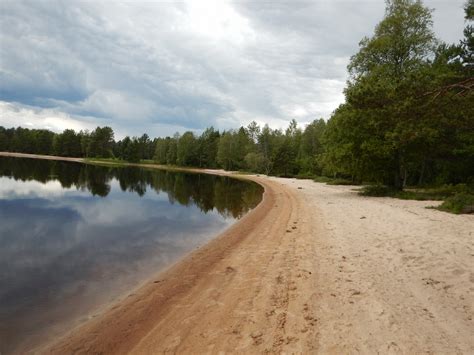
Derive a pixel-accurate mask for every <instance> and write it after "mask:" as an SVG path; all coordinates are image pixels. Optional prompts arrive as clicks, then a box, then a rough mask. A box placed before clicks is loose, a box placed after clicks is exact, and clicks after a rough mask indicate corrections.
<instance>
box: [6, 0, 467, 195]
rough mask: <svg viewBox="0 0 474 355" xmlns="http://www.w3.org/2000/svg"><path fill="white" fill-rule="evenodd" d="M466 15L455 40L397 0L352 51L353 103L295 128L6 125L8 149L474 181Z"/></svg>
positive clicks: (302, 172) (416, 180)
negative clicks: (169, 133) (132, 129)
mask: <svg viewBox="0 0 474 355" xmlns="http://www.w3.org/2000/svg"><path fill="white" fill-rule="evenodd" d="M465 19H466V21H467V25H466V27H465V29H464V39H463V40H462V41H460V43H457V44H446V43H443V42H441V41H440V40H438V39H437V38H436V37H435V35H434V33H433V31H432V26H433V22H432V17H431V10H430V9H428V8H426V7H425V6H424V5H423V3H422V2H421V1H419V0H387V1H386V11H385V16H384V18H383V19H382V21H381V22H380V23H379V24H378V25H377V26H376V28H375V31H374V34H373V35H372V37H370V38H369V37H367V38H363V39H362V40H361V42H360V44H359V47H360V49H359V51H358V53H356V54H355V55H354V56H352V57H351V59H350V63H349V65H348V71H349V80H348V82H347V86H346V88H345V90H344V94H345V102H344V103H343V104H341V105H340V106H339V107H338V108H337V109H336V110H335V111H334V112H333V114H332V115H331V117H330V119H329V120H328V121H327V122H326V121H324V120H323V119H319V120H315V121H313V122H312V123H310V124H309V125H307V126H306V127H304V128H302V127H298V124H297V122H296V121H295V120H292V121H291V122H290V124H289V126H288V127H287V129H286V130H281V129H272V128H270V127H269V126H268V125H265V126H263V127H261V126H259V125H258V124H257V123H255V122H252V123H251V124H249V125H248V126H242V127H240V128H239V129H232V130H226V131H219V130H216V129H214V128H213V127H210V128H207V129H206V130H205V131H204V132H202V134H200V135H197V134H195V133H193V132H191V131H188V132H185V133H183V134H178V133H176V134H175V135H174V136H173V137H166V138H156V139H154V140H151V139H150V138H149V137H148V135H146V134H144V135H143V136H141V137H125V138H124V139H122V140H119V141H115V140H114V133H113V130H112V129H111V128H110V127H102V128H101V127H98V128H97V129H96V130H94V131H92V132H86V131H81V132H79V133H76V132H74V131H73V130H65V131H64V132H63V133H61V134H55V133H53V132H50V131H47V130H29V129H25V128H20V127H19V128H16V129H14V128H11V129H5V128H3V127H0V151H16V152H25V153H38V154H56V155H60V156H79V157H99V158H117V159H122V160H126V161H130V162H138V161H140V160H144V159H148V160H150V159H153V160H154V161H156V162H157V163H159V164H168V165H179V166H189V167H201V168H224V169H226V170H245V171H250V172H256V173H264V174H268V175H278V176H288V177H289V176H308V177H312V176H321V175H323V176H331V177H342V178H347V179H350V180H351V181H353V182H376V183H381V184H385V185H388V186H391V187H394V188H397V189H401V188H403V187H404V186H406V185H423V184H428V183H431V184H433V183H435V184H442V183H461V182H464V183H466V182H467V183H473V179H474V95H473V89H474V78H473V70H474V54H473V53H474V31H473V26H472V20H473V19H474V0H469V1H468V2H467V3H466V5H465Z"/></svg>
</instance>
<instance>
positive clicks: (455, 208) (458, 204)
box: [436, 193, 474, 214]
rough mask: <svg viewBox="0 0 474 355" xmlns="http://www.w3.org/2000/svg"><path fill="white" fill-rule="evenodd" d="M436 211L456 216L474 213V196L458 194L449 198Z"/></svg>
mask: <svg viewBox="0 0 474 355" xmlns="http://www.w3.org/2000/svg"><path fill="white" fill-rule="evenodd" d="M436 209H438V210H440V211H445V212H451V213H455V214H460V213H474V195H473V194H469V193H458V194H455V195H454V196H451V197H448V198H447V199H446V200H445V201H444V202H443V203H442V204H441V205H439V206H438V207H437V208H436Z"/></svg>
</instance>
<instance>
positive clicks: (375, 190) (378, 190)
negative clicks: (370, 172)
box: [359, 185, 396, 197]
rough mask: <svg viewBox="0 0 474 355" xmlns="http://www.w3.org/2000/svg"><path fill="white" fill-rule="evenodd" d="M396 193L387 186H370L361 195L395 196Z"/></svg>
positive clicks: (363, 189) (360, 192) (361, 190)
mask: <svg viewBox="0 0 474 355" xmlns="http://www.w3.org/2000/svg"><path fill="white" fill-rule="evenodd" d="M395 193H396V191H395V190H394V189H392V188H390V187H388V186H385V185H368V186H364V187H363V188H362V189H360V191H359V195H362V196H374V197H384V196H394V195H395Z"/></svg>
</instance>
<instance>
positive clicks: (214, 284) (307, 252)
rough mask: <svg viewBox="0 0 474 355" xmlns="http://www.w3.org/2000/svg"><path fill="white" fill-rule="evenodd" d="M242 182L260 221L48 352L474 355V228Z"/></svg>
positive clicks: (397, 204)
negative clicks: (256, 197) (253, 189)
mask: <svg viewBox="0 0 474 355" xmlns="http://www.w3.org/2000/svg"><path fill="white" fill-rule="evenodd" d="M147 166H148V165H147ZM219 173H221V174H222V173H223V172H219ZM244 178H249V179H252V180H254V181H256V182H258V183H260V184H262V185H263V186H264V187H265V194H264V199H263V201H262V202H261V203H260V205H258V206H257V207H256V208H255V209H254V210H253V211H252V212H250V213H249V214H247V215H246V216H245V217H244V218H242V219H241V220H240V221H239V222H237V223H236V224H234V225H233V226H232V227H230V228H229V229H228V230H227V231H226V232H224V233H223V234H221V235H220V236H218V237H217V238H215V239H213V240H212V241H211V242H210V243H208V244H206V245H205V246H204V247H202V248H200V249H197V250H196V251H194V252H193V253H191V254H189V255H188V256H187V257H185V258H184V259H182V260H181V261H180V262H178V263H177V264H175V265H174V266H172V267H171V268H170V269H168V270H167V271H165V272H163V273H161V274H159V275H157V276H156V277H155V278H153V279H152V280H150V281H149V282H147V283H146V284H145V285H143V286H142V287H141V288H140V289H138V290H135V291H134V292H133V293H132V294H130V295H129V296H128V297H127V298H125V299H124V300H123V301H121V302H119V303H117V304H114V305H112V306H111V307H110V308H109V309H108V310H106V311H105V312H103V313H102V314H100V315H98V316H97V317H95V318H93V319H91V320H90V321H89V322H87V323H85V324H84V325H83V326H81V327H78V328H77V329H75V330H73V331H72V332H70V333H69V334H67V335H65V337H63V338H62V339H59V340H58V341H57V342H56V343H55V344H50V345H48V347H43V348H42V349H41V352H43V353H54V354H68V353H106V354H117V353H118V354H120V353H136V354H143V353H162V352H177V353H218V352H240V353H261V352H271V353H279V352H287V353H384V354H387V353H397V354H398V353H423V352H427V353H439V354H441V353H442V354H445V353H464V354H469V353H473V352H474V337H473V336H472V329H473V320H472V318H473V309H472V306H473V303H474V298H473V291H474V271H473V266H474V238H473V237H474V216H472V215H452V214H448V213H445V212H440V211H437V210H433V209H426V208H425V207H426V206H430V205H435V204H437V203H439V202H429V201H421V202H420V201H404V200H396V199H391V198H367V197H361V196H358V195H357V194H356V193H355V192H354V191H352V189H353V187H348V186H327V185H323V184H319V183H314V182H312V181H309V180H303V181H298V180H293V179H280V178H267V177H258V176H248V177H244Z"/></svg>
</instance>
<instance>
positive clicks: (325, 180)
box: [313, 176, 332, 183]
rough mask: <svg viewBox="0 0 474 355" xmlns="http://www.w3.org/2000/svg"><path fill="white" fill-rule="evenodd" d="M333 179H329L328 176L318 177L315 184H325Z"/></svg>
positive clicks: (314, 179) (315, 178)
mask: <svg viewBox="0 0 474 355" xmlns="http://www.w3.org/2000/svg"><path fill="white" fill-rule="evenodd" d="M331 180H332V179H331V178H329V177H327V176H316V177H314V178H313V181H314V182H324V183H327V182H329V181H331Z"/></svg>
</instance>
